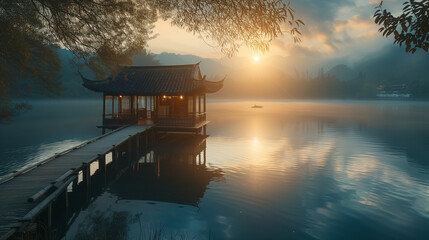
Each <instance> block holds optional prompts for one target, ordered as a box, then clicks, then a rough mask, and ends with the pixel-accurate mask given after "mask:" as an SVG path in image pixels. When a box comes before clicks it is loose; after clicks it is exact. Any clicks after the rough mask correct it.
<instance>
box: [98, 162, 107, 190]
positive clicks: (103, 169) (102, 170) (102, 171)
mask: <svg viewBox="0 0 429 240" xmlns="http://www.w3.org/2000/svg"><path fill="white" fill-rule="evenodd" d="M98 170H100V174H101V175H102V177H103V186H106V155H105V154H98Z"/></svg>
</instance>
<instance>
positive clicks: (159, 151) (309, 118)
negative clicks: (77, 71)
mask: <svg viewBox="0 0 429 240" xmlns="http://www.w3.org/2000/svg"><path fill="white" fill-rule="evenodd" d="M255 103H256V104H258V105H262V106H264V107H263V108H251V106H252V105H253V104H255ZM32 104H33V109H32V110H30V111H27V112H24V113H22V114H21V115H20V116H18V117H17V118H16V120H15V121H14V122H11V123H8V124H6V125H0V135H1V138H0V176H1V175H4V174H7V173H9V172H11V171H13V170H18V169H20V168H22V167H24V166H25V165H26V164H30V163H34V162H37V161H41V160H43V159H45V158H47V157H49V156H52V155H53V154H55V153H57V152H61V151H62V150H65V149H67V148H70V147H72V146H75V145H78V144H79V143H81V142H83V141H85V140H87V139H90V138H92V137H95V136H97V135H99V134H101V130H100V129H97V128H96V126H97V125H100V124H101V105H102V101H99V100H96V101H94V100H89V101H84V100H79V101H65V100H62V101H57V100H55V101H53V100H51V101H36V102H34V103H32ZM207 111H208V114H207V119H208V120H209V121H211V123H210V124H209V125H208V129H207V133H208V134H209V135H210V136H209V137H208V138H207V139H206V140H205V142H204V144H203V145H201V144H200V141H194V139H189V138H186V139H176V138H171V139H164V142H166V143H165V144H164V145H162V146H158V147H157V148H156V149H147V152H148V155H147V157H146V158H144V159H143V160H139V161H138V163H137V164H136V165H134V166H133V167H132V168H130V169H129V170H128V171H127V172H125V173H123V174H122V175H121V176H120V177H119V178H118V180H117V181H115V182H114V183H112V184H111V185H110V186H109V187H108V188H107V189H105V190H104V191H102V192H101V193H100V194H98V195H97V196H95V197H94V198H93V199H91V201H90V204H87V205H84V207H82V209H81V211H79V212H77V213H76V216H75V217H74V218H73V221H72V222H70V223H69V224H68V226H67V231H66V233H65V235H64V236H63V239H75V238H77V239H83V238H85V237H88V236H91V235H90V234H91V232H92V233H95V234H97V235H99V236H102V234H105V236H107V238H109V239H110V238H111V239H117V238H123V239H146V238H149V237H153V236H158V235H159V236H162V238H160V239H427V236H429V124H428V120H429V103H428V102H413V101H406V102H400V101H259V102H254V101H236V100H234V101H227V100H224V101H220V100H217V101H214V100H212V101H209V102H208V105H207ZM191 153H192V154H193V155H195V154H197V155H198V156H199V158H197V159H191V158H192V157H189V156H191V155H192V154H191ZM204 155H205V157H204ZM153 156H158V157H157V158H154V157H153ZM204 160H205V164H204V163H203V162H204ZM195 161H196V162H197V163H195ZM83 233H85V234H87V235H85V234H84V235H82V234H83Z"/></svg>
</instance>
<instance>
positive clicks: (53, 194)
mask: <svg viewBox="0 0 429 240" xmlns="http://www.w3.org/2000/svg"><path fill="white" fill-rule="evenodd" d="M150 129H153V128H152V125H131V126H125V127H122V128H119V129H117V130H115V131H112V132H109V133H107V134H104V135H102V136H99V137H97V138H94V139H92V140H89V141H86V142H84V143H83V144H81V145H79V146H76V147H74V148H72V149H69V150H67V151H64V152H62V153H59V154H56V155H55V156H53V157H51V158H49V159H46V160H44V161H42V162H40V163H38V164H37V165H34V166H29V167H27V168H26V169H23V170H21V171H19V172H14V173H12V174H10V175H8V176H5V177H3V178H2V179H0V239H1V240H3V239H8V238H9V237H11V236H13V235H14V234H15V233H16V232H17V231H20V230H22V229H24V228H25V227H26V226H28V225H29V224H31V223H32V222H34V219H35V218H37V217H38V216H39V215H40V214H41V213H42V212H47V213H48V214H47V222H48V224H51V221H52V220H51V206H52V203H53V202H54V201H56V200H57V198H59V197H60V196H61V197H62V199H64V198H65V199H64V204H65V205H67V204H68V200H67V188H68V187H70V186H71V185H73V186H74V185H76V184H77V183H78V182H83V183H84V184H88V182H89V181H90V178H91V175H92V171H93V169H92V166H93V165H94V164H96V169H100V170H102V171H105V170H106V165H107V164H108V163H112V162H113V163H115V161H116V159H118V158H120V157H121V156H122V155H123V154H124V152H123V151H122V150H120V149H124V148H125V149H132V147H133V146H132V145H134V147H135V146H141V144H142V142H143V141H144V139H146V141H147V138H148V133H149V132H150V131H149V130H150ZM134 149H138V147H137V148H134ZM125 152H126V151H125ZM130 152H131V151H128V153H127V154H130ZM64 196H65V197H64Z"/></svg>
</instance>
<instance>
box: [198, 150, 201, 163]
mask: <svg viewBox="0 0 429 240" xmlns="http://www.w3.org/2000/svg"><path fill="white" fill-rule="evenodd" d="M198 165H201V153H199V154H198Z"/></svg>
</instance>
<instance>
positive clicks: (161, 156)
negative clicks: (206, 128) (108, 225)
mask: <svg viewBox="0 0 429 240" xmlns="http://www.w3.org/2000/svg"><path fill="white" fill-rule="evenodd" d="M222 175H223V174H222V172H221V170H219V169H211V168H208V167H207V166H206V138H205V137H204V136H201V135H175V134H171V135H168V137H165V138H161V139H160V140H159V142H158V143H157V144H156V147H155V148H154V149H153V150H151V151H148V152H147V153H146V154H144V155H143V156H142V157H141V158H140V159H139V160H138V161H136V162H134V163H133V166H132V168H130V169H129V170H128V172H126V173H125V174H124V175H122V176H121V177H120V179H118V181H117V182H115V183H114V184H113V185H112V186H111V192H112V193H113V194H115V195H117V196H119V197H120V198H122V199H128V200H150V201H162V202H173V203H179V204H186V205H193V206H197V205H198V203H199V200H200V198H202V197H203V196H204V192H205V191H206V189H207V185H208V184H209V183H210V181H212V180H214V179H216V178H220V177H221V176H222Z"/></svg>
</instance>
